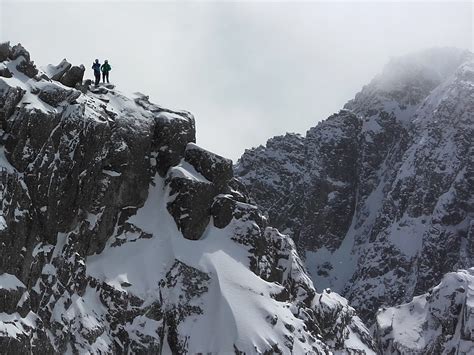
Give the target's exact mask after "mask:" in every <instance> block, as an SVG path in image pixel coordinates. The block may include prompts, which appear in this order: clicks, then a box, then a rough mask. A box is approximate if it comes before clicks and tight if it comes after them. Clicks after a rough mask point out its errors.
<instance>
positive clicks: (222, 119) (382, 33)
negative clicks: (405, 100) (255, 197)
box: [0, 1, 473, 160]
mask: <svg viewBox="0 0 474 355" xmlns="http://www.w3.org/2000/svg"><path fill="white" fill-rule="evenodd" d="M0 40H1V41H6V40H10V41H11V42H12V43H13V44H15V43H17V42H21V43H22V44H23V45H24V46H25V47H26V48H27V49H28V50H29V51H30V53H31V55H32V59H33V60H35V62H36V64H37V65H39V66H44V65H46V64H49V63H53V64H57V63H59V62H60V61H61V60H62V59H63V58H67V59H68V61H70V62H72V63H74V64H79V63H82V64H84V65H85V66H86V68H87V71H86V77H92V70H91V69H90V66H91V65H92V61H93V60H94V59H95V58H99V59H100V60H101V61H103V60H104V59H109V61H110V63H111V65H112V68H113V69H112V72H111V81H112V82H113V83H115V84H116V85H117V86H118V89H119V90H121V91H124V92H136V91H140V92H143V93H145V94H147V95H149V96H150V98H151V100H152V101H154V102H156V103H158V104H160V105H163V106H165V107H170V108H176V109H185V110H188V111H191V112H192V113H193V114H194V116H195V118H196V126H197V141H198V143H199V144H200V145H201V146H203V147H205V148H207V149H209V150H212V151H214V152H216V153H218V154H221V155H224V156H226V157H229V158H232V159H233V160H236V159H238V157H239V156H240V155H241V154H242V153H243V151H244V150H245V149H247V148H250V147H253V146H257V145H260V144H265V141H266V140H267V139H268V138H270V137H272V136H274V135H279V134H284V133H285V132H298V133H302V134H304V133H305V131H306V130H307V129H308V128H310V127H311V126H314V125H315V124H316V123H317V122H318V121H320V120H323V119H325V118H326V117H328V116H329V115H330V114H331V113H333V112H337V111H338V110H339V109H340V108H342V106H343V105H344V103H345V102H347V101H348V100H349V99H351V98H352V97H353V96H354V95H355V94H356V93H357V92H358V91H359V90H360V89H361V88H362V86H363V85H364V84H367V83H368V82H369V81H370V80H371V79H372V78H373V77H374V76H375V75H376V74H377V73H378V72H380V71H381V70H382V69H383V66H384V65H385V64H386V63H387V62H388V61H389V60H390V58H392V57H396V56H399V55H403V54H406V53H409V52H413V51H418V50H422V49H425V48H429V47H443V46H452V47H459V48H466V49H469V50H471V51H472V49H473V5H472V3H471V2H442V3H434V2H433V3H431V2H419V3H412V2H399V3H388V2H367V3H365V2H364V3H363V2H347V3H345V2H333V3H329V2H298V3H296V2H219V3H218V2H69V1H67V2H41V1H35V2H18V1H0Z"/></svg>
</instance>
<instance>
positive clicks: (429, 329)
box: [376, 268, 474, 354]
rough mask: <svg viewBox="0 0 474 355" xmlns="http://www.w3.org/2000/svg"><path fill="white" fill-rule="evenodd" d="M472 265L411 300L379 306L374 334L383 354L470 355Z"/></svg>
mask: <svg viewBox="0 0 474 355" xmlns="http://www.w3.org/2000/svg"><path fill="white" fill-rule="evenodd" d="M473 299H474V268H471V269H468V270H459V271H457V272H451V273H448V274H446V275H445V276H444V277H443V278H442V280H441V282H440V283H439V284H438V285H437V286H436V287H433V288H431V289H430V290H429V291H428V292H427V293H425V294H422V295H420V296H417V297H414V298H413V300H412V301H411V302H410V303H406V304H402V305H399V306H397V307H392V308H387V309H382V310H381V311H380V312H379V313H378V314H377V324H376V325H377V327H376V333H377V335H378V338H379V339H380V342H379V347H380V349H379V350H380V351H381V352H382V353H383V354H406V353H410V354H472V353H473V352H474V337H473V334H474V308H473V306H474V304H473Z"/></svg>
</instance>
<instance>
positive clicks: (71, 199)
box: [0, 44, 374, 354]
mask: <svg viewBox="0 0 474 355" xmlns="http://www.w3.org/2000/svg"><path fill="white" fill-rule="evenodd" d="M20 54H21V56H22V57H23V59H18V58H19V57H18V56H19V55H20ZM17 55H18V56H17ZM0 60H1V61H0V103H1V106H0V107H1V110H0V124H1V127H2V129H1V130H0V136H1V141H0V168H1V170H0V194H1V196H2V200H1V205H0V207H1V208H0V241H1V243H0V252H1V255H2V258H1V260H0V269H1V270H0V272H1V275H0V296H1V297H0V299H1V300H2V302H0V346H1V347H2V349H3V350H4V351H5V352H9V353H37V354H44V353H97V354H99V353H100V354H102V353H164V354H171V353H174V354H184V353H214V354H217V353H242V352H243V353H248V354H250V353H284V354H290V353H329V352H331V351H334V352H340V353H347V352H360V353H365V354H372V353H374V345H373V342H372V339H371V336H370V335H369V332H368V330H367V329H366V327H365V326H364V325H363V324H362V322H361V320H360V319H359V318H358V317H357V315H356V313H355V311H354V309H353V308H351V307H350V306H349V305H348V303H347V301H346V300H345V299H343V298H342V297H340V296H339V295H337V294H336V293H334V292H330V291H329V290H327V291H323V292H321V293H317V292H316V291H315V289H314V287H313V283H312V281H311V279H310V278H309V276H308V275H307V274H306V273H305V271H304V268H303V266H302V262H301V260H300V258H299V256H298V254H297V252H296V249H295V245H294V244H293V242H292V240H291V239H290V238H288V237H287V236H286V235H283V234H280V233H279V232H278V231H277V230H276V229H274V228H272V227H270V226H269V225H268V223H267V219H266V218H265V217H264V216H263V215H262V214H261V212H260V211H259V209H258V208H257V207H255V206H254V205H253V204H251V203H250V200H249V198H248V197H247V194H246V192H245V188H244V187H243V185H242V184H241V183H239V182H238V181H237V180H235V179H234V178H233V172H232V163H231V161H230V160H228V159H225V158H223V157H220V156H218V155H215V154H213V153H211V152H208V151H206V150H204V149H201V148H200V147H199V146H197V145H196V144H194V141H195V128H194V118H193V117H192V115H191V114H190V113H188V112H185V111H179V112H177V111H171V110H168V109H165V108H163V107H160V106H158V105H155V104H153V103H151V102H149V101H148V99H147V97H145V96H144V95H141V94H136V95H135V96H133V97H127V96H125V95H123V94H122V93H120V92H119V91H118V90H116V89H115V88H114V87H113V86H112V85H106V86H99V87H92V86H90V85H89V84H88V83H87V82H85V83H83V82H82V77H81V74H80V69H81V67H74V66H72V65H70V64H69V63H67V62H65V61H63V62H62V63H61V64H60V65H58V66H48V67H46V68H45V70H44V71H41V70H38V69H37V68H36V66H35V65H34V63H33V62H31V61H30V58H29V54H28V52H26V50H25V49H24V48H22V47H21V46H15V47H14V48H12V47H10V46H9V44H0ZM20 64H21V65H20ZM78 70H79V71H78ZM64 78H66V79H67V80H66V79H64ZM66 84H67V85H66ZM297 141H298V138H297V137H295V144H297ZM287 163H288V165H287V166H288V168H289V169H291V162H287ZM291 173H292V172H291V170H288V175H290V174H291Z"/></svg>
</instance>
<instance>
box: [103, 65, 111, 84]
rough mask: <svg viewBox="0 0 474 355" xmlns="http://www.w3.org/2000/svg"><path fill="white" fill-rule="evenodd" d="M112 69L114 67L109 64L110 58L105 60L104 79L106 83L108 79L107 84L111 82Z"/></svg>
mask: <svg viewBox="0 0 474 355" xmlns="http://www.w3.org/2000/svg"><path fill="white" fill-rule="evenodd" d="M111 70H112V67H111V66H110V64H109V61H108V60H105V61H104V64H103V65H102V81H103V82H104V83H105V79H107V84H108V83H109V72H110V71H111Z"/></svg>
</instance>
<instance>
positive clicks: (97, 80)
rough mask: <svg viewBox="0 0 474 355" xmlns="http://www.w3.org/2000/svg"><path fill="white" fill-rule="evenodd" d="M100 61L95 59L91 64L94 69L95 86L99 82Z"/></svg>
mask: <svg viewBox="0 0 474 355" xmlns="http://www.w3.org/2000/svg"><path fill="white" fill-rule="evenodd" d="M100 67H101V65H100V63H99V59H96V60H95V63H94V64H92V69H93V70H94V77H95V86H97V85H99V83H100Z"/></svg>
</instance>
